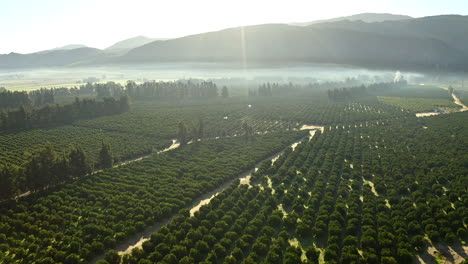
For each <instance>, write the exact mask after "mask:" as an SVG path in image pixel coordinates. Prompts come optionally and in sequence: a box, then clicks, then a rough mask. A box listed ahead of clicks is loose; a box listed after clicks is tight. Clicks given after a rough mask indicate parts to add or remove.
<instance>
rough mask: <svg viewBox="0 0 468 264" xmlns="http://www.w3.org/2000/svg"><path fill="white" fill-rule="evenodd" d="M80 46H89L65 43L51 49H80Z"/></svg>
mask: <svg viewBox="0 0 468 264" xmlns="http://www.w3.org/2000/svg"><path fill="white" fill-rule="evenodd" d="M80 48H88V47H87V46H86V45H82V44H70V45H65V46H63V47H58V48H55V49H51V50H72V49H80Z"/></svg>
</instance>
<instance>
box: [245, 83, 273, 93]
mask: <svg viewBox="0 0 468 264" xmlns="http://www.w3.org/2000/svg"><path fill="white" fill-rule="evenodd" d="M277 85H278V84H275V83H274V84H273V85H270V83H267V84H262V85H260V86H259V87H258V88H257V89H249V92H248V95H249V96H272V95H273V93H272V86H273V87H277Z"/></svg>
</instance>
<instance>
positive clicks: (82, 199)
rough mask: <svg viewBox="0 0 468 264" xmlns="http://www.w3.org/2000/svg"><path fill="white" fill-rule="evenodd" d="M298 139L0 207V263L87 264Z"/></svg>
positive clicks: (214, 150)
mask: <svg viewBox="0 0 468 264" xmlns="http://www.w3.org/2000/svg"><path fill="white" fill-rule="evenodd" d="M304 135H305V133H304V132H299V131H296V132H280V133H270V134H267V135H259V136H256V140H254V141H251V142H248V143H246V142H244V141H243V140H242V139H240V138H225V139H219V140H211V141H202V142H200V143H199V144H191V145H187V146H186V147H184V148H180V149H177V150H174V151H171V152H167V153H164V154H160V155H153V156H151V157H148V158H147V159H145V160H141V161H136V162H133V163H131V164H128V165H126V166H124V167H113V168H111V169H106V170H103V171H101V172H98V173H96V174H93V175H92V176H89V177H82V178H81V179H80V180H78V181H74V182H72V183H70V184H66V185H63V186H60V187H57V188H50V189H49V190H47V191H45V192H38V193H36V194H34V195H33V196H29V197H24V198H21V199H19V200H18V201H17V202H13V201H12V202H4V203H0V218H1V221H0V249H1V251H0V263H16V262H24V263H34V262H36V263H67V264H68V263H89V262H90V261H91V259H92V258H93V257H94V256H97V255H99V254H101V253H103V251H104V249H109V248H112V247H114V246H116V244H118V243H125V241H127V239H129V238H131V237H132V236H134V235H135V233H137V232H141V231H143V230H144V229H145V228H146V227H148V226H151V225H153V224H155V223H157V222H159V221H162V220H163V219H165V218H168V217H171V216H172V215H173V214H175V213H176V212H177V211H178V210H179V209H182V208H183V207H186V206H189V205H190V204H192V203H193V202H194V201H195V200H196V199H197V198H198V197H200V196H201V195H202V194H204V193H206V192H209V191H212V190H214V189H215V188H216V187H218V186H220V185H221V184H223V183H225V182H226V181H228V180H230V179H232V178H233V177H236V176H237V175H239V174H240V173H242V172H244V171H245V170H247V169H248V168H251V167H253V166H254V164H255V163H256V162H258V161H259V160H261V159H262V158H264V157H267V156H269V155H272V154H273V153H276V152H278V151H280V150H281V149H283V148H284V147H285V146H286V145H287V144H289V143H290V142H292V141H294V140H296V139H297V138H299V137H301V136H304ZM5 252H8V254H5Z"/></svg>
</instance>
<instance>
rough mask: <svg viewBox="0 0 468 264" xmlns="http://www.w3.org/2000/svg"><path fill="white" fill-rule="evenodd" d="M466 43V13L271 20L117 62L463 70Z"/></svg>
mask: <svg viewBox="0 0 468 264" xmlns="http://www.w3.org/2000/svg"><path fill="white" fill-rule="evenodd" d="M241 43H244V46H242V45H241ZM465 43H468V17H466V16H435V17H425V18H416V19H405V20H397V21H384V22H375V23H366V22H363V21H359V20H357V21H347V20H343V21H337V22H327V23H318V24H313V25H310V26H306V27H303V26H292V25H285V24H265V25H255V26H248V27H242V28H231V29H225V30H221V31H217V32H209V33H204V34H197V35H192V36H186V37H182V38H178V39H171V40H166V41H163V42H152V43H149V44H146V45H144V46H141V47H139V48H136V49H133V50H131V51H129V52H128V53H127V54H125V55H123V56H121V57H117V58H114V59H113V60H112V63H130V62H132V63H142V62H161V61H205V62H217V61H223V62H226V61H227V62H241V61H242V60H244V59H246V60H247V61H248V62H261V63H290V62H299V63H304V62H312V63H337V64H350V65H356V66H365V67H380V68H408V69H428V68H434V67H444V68H447V69H448V68H450V69H458V70H460V69H465V65H466V64H467V62H466V59H467V58H468V45H465ZM244 55H245V58H244Z"/></svg>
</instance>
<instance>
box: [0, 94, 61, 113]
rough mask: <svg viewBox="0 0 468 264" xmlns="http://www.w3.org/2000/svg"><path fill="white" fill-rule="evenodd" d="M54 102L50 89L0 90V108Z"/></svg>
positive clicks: (37, 105) (34, 105)
mask: <svg viewBox="0 0 468 264" xmlns="http://www.w3.org/2000/svg"><path fill="white" fill-rule="evenodd" d="M54 102H55V100H54V92H53V90H50V89H40V90H36V91H32V92H29V93H28V92H24V91H23V92H20V91H14V92H12V91H8V90H4V89H2V90H1V91H0V109H16V108H18V107H20V106H24V107H39V106H42V105H46V104H53V103H54Z"/></svg>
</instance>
